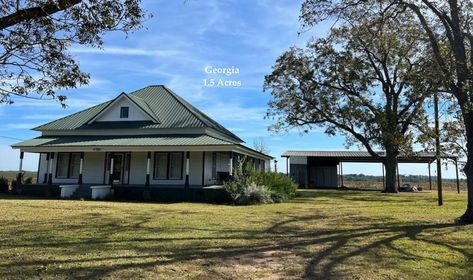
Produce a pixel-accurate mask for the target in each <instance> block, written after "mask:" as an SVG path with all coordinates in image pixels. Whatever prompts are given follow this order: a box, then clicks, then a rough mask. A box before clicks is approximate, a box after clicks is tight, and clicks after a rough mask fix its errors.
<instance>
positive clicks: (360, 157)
mask: <svg viewBox="0 0 473 280" xmlns="http://www.w3.org/2000/svg"><path fill="white" fill-rule="evenodd" d="M376 153H377V154H378V155H379V156H380V157H381V158H384V157H386V152H384V151H378V152H376ZM281 156H282V157H289V158H290V157H311V158H316V159H320V160H324V159H326V160H334V161H342V162H380V160H379V159H378V158H376V157H374V156H372V155H371V154H370V153H369V152H366V151H286V152H284V153H283V154H282V155H281ZM442 158H448V159H453V160H456V159H457V157H456V156H453V155H449V154H446V153H443V154H442ZM435 159H436V155H435V153H433V152H412V153H409V154H401V155H400V156H399V157H398V161H399V162H405V163H407V162H413V163H416V162H419V163H422V162H425V163H428V162H433V161H435Z"/></svg>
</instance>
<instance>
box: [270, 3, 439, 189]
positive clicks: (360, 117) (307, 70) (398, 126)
mask: <svg viewBox="0 0 473 280" xmlns="http://www.w3.org/2000/svg"><path fill="white" fill-rule="evenodd" d="M358 16H359V17H360V18H363V14H362V10H360V11H359V15H358ZM401 22H403V23H404V24H407V23H409V22H410V19H409V18H408V17H393V18H391V19H390V20H386V21H382V22H381V21H377V20H371V21H368V20H366V21H363V20H362V21H361V22H356V21H353V22H350V24H347V25H345V26H339V27H337V28H333V29H332V30H331V33H330V35H329V36H328V37H326V38H324V39H316V40H313V41H311V42H309V44H308V45H307V47H306V48H305V49H301V48H296V47H293V48H291V49H290V50H289V51H287V52H285V53H284V54H283V55H282V56H281V57H279V58H278V60H277V62H276V65H275V66H274V67H273V72H272V73H271V74H270V75H268V76H266V80H265V89H266V90H271V95H272V100H271V101H270V103H269V107H270V109H269V110H268V113H267V114H268V117H270V118H273V119H275V120H276V123H275V125H273V127H272V129H274V130H276V131H280V130H284V129H290V128H293V127H299V128H302V129H303V130H304V131H308V130H309V129H311V128H312V127H314V126H318V127H323V128H325V133H327V134H329V135H335V134H337V133H341V134H343V135H345V136H346V137H347V144H348V145H353V144H360V145H361V146H363V147H364V148H365V149H366V150H367V151H368V152H369V153H370V154H371V155H372V156H373V157H375V158H379V160H380V161H383V162H384V164H385V166H386V189H385V191H386V192H397V189H396V183H395V182H396V165H397V157H398V155H399V154H400V153H401V152H410V151H411V146H412V144H413V142H414V141H415V139H416V135H417V133H416V127H417V126H424V125H426V121H427V118H426V114H425V110H424V107H423V102H424V100H425V99H426V98H428V97H429V96H430V95H431V94H432V93H433V92H435V91H436V90H437V83H435V82H434V81H435V80H436V78H435V67H433V66H434V65H433V64H432V63H431V61H432V60H431V59H430V57H429V56H428V54H424V53H423V52H424V49H422V48H419V46H422V44H418V41H419V40H420V39H419V38H421V37H422V36H421V35H422V31H421V30H420V29H419V28H417V26H415V25H410V26H409V28H410V32H409V36H406V37H402V38H400V37H399V36H397V34H398V32H401V29H400V28H399V26H400V25H401ZM377 149H384V150H385V151H386V155H385V156H384V155H380V154H379V153H378V152H377V151H376V150H377Z"/></svg>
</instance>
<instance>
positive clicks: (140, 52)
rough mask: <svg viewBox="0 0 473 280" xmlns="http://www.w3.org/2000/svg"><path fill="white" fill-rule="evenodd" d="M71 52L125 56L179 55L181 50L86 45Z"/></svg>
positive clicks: (72, 49)
mask: <svg viewBox="0 0 473 280" xmlns="http://www.w3.org/2000/svg"><path fill="white" fill-rule="evenodd" d="M70 52H71V53H74V54H101V55H124V56H154V57H170V56H177V55H179V54H180V51H177V50H155V49H141V48H123V47H105V48H103V49H98V48H86V47H72V48H71V49H70Z"/></svg>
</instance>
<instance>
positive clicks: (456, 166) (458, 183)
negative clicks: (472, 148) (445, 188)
mask: <svg viewBox="0 0 473 280" xmlns="http://www.w3.org/2000/svg"><path fill="white" fill-rule="evenodd" d="M455 171H456V173H457V193H460V177H459V176H458V159H455Z"/></svg>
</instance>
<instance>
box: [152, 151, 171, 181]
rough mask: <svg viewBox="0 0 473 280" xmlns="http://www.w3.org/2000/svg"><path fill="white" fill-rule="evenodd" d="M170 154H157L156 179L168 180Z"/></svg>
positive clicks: (155, 162)
mask: <svg viewBox="0 0 473 280" xmlns="http://www.w3.org/2000/svg"><path fill="white" fill-rule="evenodd" d="M167 166H168V154H167V153H156V154H155V157H154V178H155V179H161V180H166V179H167V176H168V175H167V174H168V167H167Z"/></svg>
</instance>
